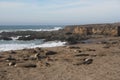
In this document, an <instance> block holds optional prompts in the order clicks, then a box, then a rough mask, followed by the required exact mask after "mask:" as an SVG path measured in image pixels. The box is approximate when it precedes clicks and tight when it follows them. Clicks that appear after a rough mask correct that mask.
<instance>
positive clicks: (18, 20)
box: [0, 0, 120, 24]
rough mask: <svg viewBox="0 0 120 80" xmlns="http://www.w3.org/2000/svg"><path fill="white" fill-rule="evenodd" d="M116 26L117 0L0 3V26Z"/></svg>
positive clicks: (118, 19) (119, 15)
mask: <svg viewBox="0 0 120 80" xmlns="http://www.w3.org/2000/svg"><path fill="white" fill-rule="evenodd" d="M109 22H120V0H0V24H91V23H109Z"/></svg>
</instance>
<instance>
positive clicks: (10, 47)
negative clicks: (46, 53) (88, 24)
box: [0, 41, 66, 52]
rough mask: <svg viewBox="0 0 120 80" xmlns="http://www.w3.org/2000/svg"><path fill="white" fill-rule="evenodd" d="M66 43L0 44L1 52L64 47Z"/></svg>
mask: <svg viewBox="0 0 120 80" xmlns="http://www.w3.org/2000/svg"><path fill="white" fill-rule="evenodd" d="M65 43H66V42H61V41H52V42H46V43H43V44H35V43H27V44H18V43H11V44H10V43H9V44H0V52H2V51H9V50H20V49H24V48H36V47H56V46H64V45H65Z"/></svg>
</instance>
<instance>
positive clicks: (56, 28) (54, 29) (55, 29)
mask: <svg viewBox="0 0 120 80" xmlns="http://www.w3.org/2000/svg"><path fill="white" fill-rule="evenodd" d="M60 29H62V27H54V28H51V29H14V30H0V33H2V32H16V31H57V30H60Z"/></svg>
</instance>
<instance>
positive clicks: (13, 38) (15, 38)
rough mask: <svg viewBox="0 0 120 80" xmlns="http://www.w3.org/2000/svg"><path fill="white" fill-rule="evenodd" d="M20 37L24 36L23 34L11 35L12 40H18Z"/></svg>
mask: <svg viewBox="0 0 120 80" xmlns="http://www.w3.org/2000/svg"><path fill="white" fill-rule="evenodd" d="M20 37H22V36H16V37H11V39H12V40H17V39H19V38H20Z"/></svg>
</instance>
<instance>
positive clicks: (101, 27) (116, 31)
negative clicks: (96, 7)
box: [64, 23, 120, 36]
mask: <svg viewBox="0 0 120 80" xmlns="http://www.w3.org/2000/svg"><path fill="white" fill-rule="evenodd" d="M64 30H65V31H67V32H71V33H73V34H79V35H110V36H120V24H119V23H113V24H89V25H72V26H66V27H65V29H64Z"/></svg>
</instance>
